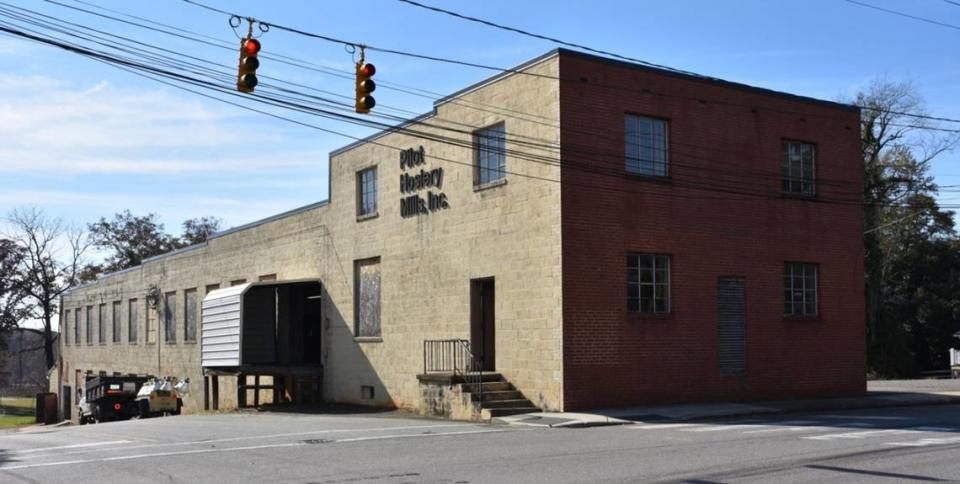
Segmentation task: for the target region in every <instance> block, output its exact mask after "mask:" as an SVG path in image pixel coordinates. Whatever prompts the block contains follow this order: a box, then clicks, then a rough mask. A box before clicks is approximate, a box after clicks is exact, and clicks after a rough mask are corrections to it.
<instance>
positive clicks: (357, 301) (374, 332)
mask: <svg viewBox="0 0 960 484" xmlns="http://www.w3.org/2000/svg"><path fill="white" fill-rule="evenodd" d="M354 294H355V296H354V311H353V312H354V320H355V328H354V334H355V335H356V336H357V337H358V338H364V337H373V338H379V337H380V258H379V257H377V258H373V259H366V260H358V261H356V262H354Z"/></svg>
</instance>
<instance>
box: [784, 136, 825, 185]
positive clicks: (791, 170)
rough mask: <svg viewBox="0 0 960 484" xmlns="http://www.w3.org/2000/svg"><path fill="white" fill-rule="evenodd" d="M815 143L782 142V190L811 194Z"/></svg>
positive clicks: (815, 157) (815, 152)
mask: <svg viewBox="0 0 960 484" xmlns="http://www.w3.org/2000/svg"><path fill="white" fill-rule="evenodd" d="M816 162H817V145H815V144H813V143H804V142H802V141H784V142H783V191H784V192H787V193H795V194H798V195H808V196H813V195H814V194H815V189H814V184H813V180H814V172H813V170H814V167H815V165H816Z"/></svg>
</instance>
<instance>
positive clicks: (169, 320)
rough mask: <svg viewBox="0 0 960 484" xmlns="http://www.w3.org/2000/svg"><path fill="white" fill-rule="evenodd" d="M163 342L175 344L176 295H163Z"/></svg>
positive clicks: (172, 293) (173, 293)
mask: <svg viewBox="0 0 960 484" xmlns="http://www.w3.org/2000/svg"><path fill="white" fill-rule="evenodd" d="M163 341H165V342H166V343H168V344H174V343H176V342H177V293H175V292H168V293H166V294H164V295H163Z"/></svg>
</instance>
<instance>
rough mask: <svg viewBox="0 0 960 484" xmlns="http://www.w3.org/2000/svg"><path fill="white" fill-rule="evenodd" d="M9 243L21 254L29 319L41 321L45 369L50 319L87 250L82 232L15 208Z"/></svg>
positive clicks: (50, 362) (50, 354)
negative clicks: (31, 309) (32, 308)
mask: <svg viewBox="0 0 960 484" xmlns="http://www.w3.org/2000/svg"><path fill="white" fill-rule="evenodd" d="M7 221H8V222H9V223H10V225H11V233H10V234H9V235H8V237H9V238H10V240H12V241H13V242H14V243H16V245H17V246H19V248H20V250H22V252H23V257H22V259H21V261H20V269H19V270H20V273H21V274H23V277H24V278H25V279H26V281H28V283H29V287H28V290H27V294H28V299H30V300H31V302H32V303H33V304H34V306H35V308H36V309H35V311H34V314H33V316H34V317H36V318H39V319H40V320H41V321H42V322H43V339H44V355H45V361H46V365H47V368H50V367H51V366H53V364H54V356H53V355H54V353H53V342H54V338H53V318H54V315H56V314H57V311H58V310H59V307H58V303H59V301H60V296H62V295H63V293H65V292H66V291H67V290H68V289H70V288H71V287H73V286H74V285H75V284H76V283H77V281H78V275H79V272H80V270H81V269H82V266H83V257H84V254H85V253H86V252H87V249H88V248H89V247H90V238H89V236H88V234H87V232H86V231H85V230H83V229H82V228H79V227H75V226H71V225H68V224H67V223H65V222H64V221H63V220H62V219H60V218H52V217H49V216H47V214H46V213H45V212H44V211H43V210H41V209H39V208H37V207H19V208H15V209H14V210H13V211H11V212H10V214H9V216H8V217H7Z"/></svg>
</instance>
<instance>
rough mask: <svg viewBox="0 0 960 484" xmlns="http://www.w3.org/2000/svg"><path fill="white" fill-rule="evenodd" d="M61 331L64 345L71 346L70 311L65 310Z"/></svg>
mask: <svg viewBox="0 0 960 484" xmlns="http://www.w3.org/2000/svg"><path fill="white" fill-rule="evenodd" d="M60 331H63V344H64V345H69V344H70V310H69V309H64V310H63V327H62V328H61V329H60Z"/></svg>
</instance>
